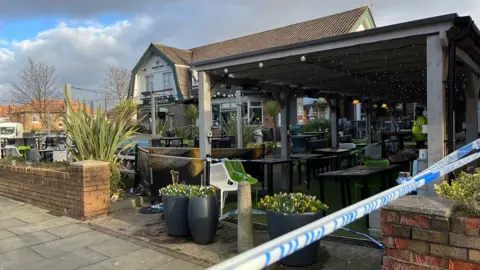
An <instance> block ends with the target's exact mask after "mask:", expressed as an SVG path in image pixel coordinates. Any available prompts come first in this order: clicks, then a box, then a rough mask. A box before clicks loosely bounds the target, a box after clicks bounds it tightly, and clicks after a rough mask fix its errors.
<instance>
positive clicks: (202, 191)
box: [188, 186, 216, 198]
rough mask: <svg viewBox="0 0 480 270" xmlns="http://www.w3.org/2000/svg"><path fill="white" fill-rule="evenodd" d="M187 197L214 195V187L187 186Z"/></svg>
mask: <svg viewBox="0 0 480 270" xmlns="http://www.w3.org/2000/svg"><path fill="white" fill-rule="evenodd" d="M189 189H190V191H189V194H188V197H189V198H208V197H210V196H215V194H216V193H215V192H216V190H215V188H214V187H212V186H189Z"/></svg>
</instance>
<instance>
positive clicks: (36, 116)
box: [32, 113, 40, 123]
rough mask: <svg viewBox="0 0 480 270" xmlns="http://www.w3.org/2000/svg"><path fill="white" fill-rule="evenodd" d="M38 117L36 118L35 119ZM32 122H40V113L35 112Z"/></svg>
mask: <svg viewBox="0 0 480 270" xmlns="http://www.w3.org/2000/svg"><path fill="white" fill-rule="evenodd" d="M35 118H36V120H35ZM32 123H40V115H38V113H34V114H33V115H32Z"/></svg>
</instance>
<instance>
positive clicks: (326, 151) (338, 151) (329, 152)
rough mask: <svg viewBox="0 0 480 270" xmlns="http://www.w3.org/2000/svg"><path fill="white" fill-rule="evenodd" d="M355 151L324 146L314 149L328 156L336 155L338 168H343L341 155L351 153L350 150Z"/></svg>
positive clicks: (314, 151) (313, 151) (315, 151)
mask: <svg viewBox="0 0 480 270" xmlns="http://www.w3.org/2000/svg"><path fill="white" fill-rule="evenodd" d="M352 151H354V149H342V148H322V149H313V150H312V153H314V154H321V155H327V156H332V157H333V156H335V157H336V158H335V159H336V165H335V166H336V168H335V169H340V168H341V163H340V162H341V157H342V156H345V155H348V154H350V152H352Z"/></svg>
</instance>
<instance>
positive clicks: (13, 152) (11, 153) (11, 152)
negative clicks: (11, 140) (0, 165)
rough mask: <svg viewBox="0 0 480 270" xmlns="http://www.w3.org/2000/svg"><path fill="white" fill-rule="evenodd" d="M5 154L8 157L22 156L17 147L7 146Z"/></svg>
mask: <svg viewBox="0 0 480 270" xmlns="http://www.w3.org/2000/svg"><path fill="white" fill-rule="evenodd" d="M5 156H6V157H21V156H22V155H21V154H20V152H19V151H18V148H16V147H5Z"/></svg>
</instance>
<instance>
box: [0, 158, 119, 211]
mask: <svg viewBox="0 0 480 270" xmlns="http://www.w3.org/2000/svg"><path fill="white" fill-rule="evenodd" d="M0 196H5V197H8V198H11V199H14V200H18V201H22V202H25V203H28V204H32V205H35V206H39V207H42V208H44V209H47V210H50V211H52V212H55V213H59V214H63V215H67V216H70V217H73V218H79V219H88V218H95V217H99V216H103V215H106V214H107V213H108V212H109V209H110V170H109V167H108V163H107V162H101V161H92V160H88V161H82V162H75V163H72V165H71V166H70V167H69V171H68V172H61V171H54V170H47V169H42V168H27V167H22V166H15V167H14V166H9V165H0Z"/></svg>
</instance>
